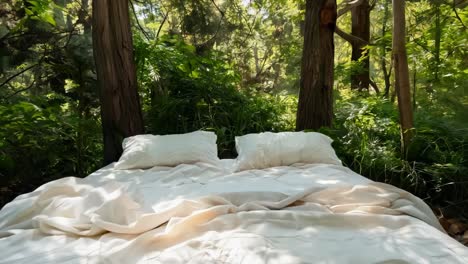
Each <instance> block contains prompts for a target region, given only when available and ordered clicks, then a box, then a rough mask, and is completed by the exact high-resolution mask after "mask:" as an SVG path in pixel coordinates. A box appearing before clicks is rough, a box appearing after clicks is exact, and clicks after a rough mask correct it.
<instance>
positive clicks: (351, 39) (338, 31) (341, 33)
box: [335, 26, 369, 47]
mask: <svg viewBox="0 0 468 264" xmlns="http://www.w3.org/2000/svg"><path fill="white" fill-rule="evenodd" d="M335 33H336V34H337V35H338V36H340V37H341V38H343V39H344V40H346V41H348V42H349V43H351V44H352V45H356V46H359V47H363V46H366V45H369V42H367V41H365V40H363V39H362V38H359V37H356V36H354V35H351V34H349V33H346V32H344V31H343V30H341V29H340V28H339V27H338V26H335Z"/></svg>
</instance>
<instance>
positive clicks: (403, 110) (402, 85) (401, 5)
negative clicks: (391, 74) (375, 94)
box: [392, 0, 414, 156]
mask: <svg viewBox="0 0 468 264" xmlns="http://www.w3.org/2000/svg"><path fill="white" fill-rule="evenodd" d="M392 49H393V60H394V65H395V90H396V94H397V98H398V109H399V112H400V127H401V139H402V140H401V145H402V148H401V149H402V153H403V154H404V156H405V155H406V153H407V150H408V146H409V144H410V142H411V139H412V136H413V127H414V125H413V110H412V107H411V92H410V80H409V69H408V58H407V55H406V47H405V1H404V0H393V47H392Z"/></svg>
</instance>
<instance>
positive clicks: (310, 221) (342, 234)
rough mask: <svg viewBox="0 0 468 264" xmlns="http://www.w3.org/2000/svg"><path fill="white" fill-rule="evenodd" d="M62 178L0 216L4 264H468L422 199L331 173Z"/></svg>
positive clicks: (163, 170)
mask: <svg viewBox="0 0 468 264" xmlns="http://www.w3.org/2000/svg"><path fill="white" fill-rule="evenodd" d="M232 162H233V161H232V160H223V161H222V164H223V165H222V166H219V167H215V166H213V165H208V164H203V163H198V164H194V165H188V164H183V165H179V166H177V167H175V168H169V167H155V168H152V169H149V170H127V171H119V170H114V169H112V165H110V166H107V167H105V168H103V169H100V170H98V171H96V172H95V173H93V174H91V175H90V176H88V177H86V178H85V179H79V178H73V177H68V178H63V179H59V180H57V181H53V182H50V183H47V184H45V185H43V186H41V187H40V188H39V189H37V190H36V191H34V192H32V193H29V194H24V195H21V196H19V197H17V198H16V199H15V200H14V201H12V202H11V203H9V204H7V205H6V206H5V207H4V208H3V209H2V210H1V211H0V263H28V264H32V263H245V264H251V263H253V264H255V263H468V250H467V248H465V247H464V246H463V245H461V244H460V243H458V242H457V241H455V240H454V239H452V238H450V237H449V236H448V235H447V234H445V232H444V231H443V229H442V228H441V227H440V225H439V223H438V221H437V219H436V218H435V216H434V215H433V214H432V212H431V210H430V208H429V207H428V206H427V205H426V204H425V203H424V202H423V201H421V200H420V199H419V198H417V197H415V196H413V195H411V194H409V193H407V192H405V191H402V190H400V189H398V188H395V187H393V186H389V185H386V184H382V183H375V182H372V181H370V180H368V179H366V178H364V177H362V176H360V175H358V174H356V173H354V172H352V171H351V170H349V169H347V168H345V167H342V166H336V165H326V164H315V165H310V164H309V165H306V164H296V165H294V166H288V167H275V168H270V169H264V170H249V171H243V172H238V173H232V168H233V166H232Z"/></svg>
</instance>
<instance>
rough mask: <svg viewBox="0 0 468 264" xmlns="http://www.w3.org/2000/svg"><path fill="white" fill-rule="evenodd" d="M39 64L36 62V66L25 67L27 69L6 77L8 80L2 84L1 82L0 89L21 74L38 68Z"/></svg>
mask: <svg viewBox="0 0 468 264" xmlns="http://www.w3.org/2000/svg"><path fill="white" fill-rule="evenodd" d="M39 63H40V62H38V63H36V64H33V65H31V66H29V67H27V68H25V69H23V70H21V71H20V72H17V73H15V74H13V75H12V76H10V77H8V79H6V80H5V81H4V82H2V83H1V84H0V87H2V86H3V85H5V84H7V83H8V82H9V81H11V80H13V79H14V78H16V77H18V76H20V75H21V74H23V73H25V72H27V71H29V70H30V69H32V68H34V67H36V66H38V65H39Z"/></svg>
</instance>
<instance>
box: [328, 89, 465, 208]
mask: <svg viewBox="0 0 468 264" xmlns="http://www.w3.org/2000/svg"><path fill="white" fill-rule="evenodd" d="M335 109H336V113H335V114H336V119H335V122H334V127H333V128H331V129H329V128H328V129H322V132H324V133H326V134H328V135H330V136H331V137H332V138H333V139H334V140H335V142H334V147H335V149H336V151H337V154H338V156H339V157H340V158H341V159H342V160H343V162H344V164H345V165H346V166H348V167H350V168H351V169H353V170H354V171H356V172H358V173H360V174H362V175H364V176H366V177H368V178H370V179H372V180H376V181H381V182H386V183H390V184H393V185H395V186H398V187H400V188H403V189H406V190H408V191H410V192H412V193H414V194H416V195H418V196H419V197H421V198H423V199H426V201H427V202H429V203H430V204H432V205H438V206H444V207H446V206H449V207H450V206H457V208H458V209H462V210H465V211H464V213H465V214H467V213H468V211H467V209H468V206H467V205H468V193H467V192H466V190H467V188H468V182H467V181H466V175H468V160H467V157H468V153H467V150H468V133H467V132H468V128H467V127H463V126H462V125H460V123H459V122H456V121H454V120H453V119H451V118H450V117H448V116H444V115H443V114H437V112H433V111H432V110H431V109H430V107H424V109H427V110H426V111H423V110H418V111H417V112H416V113H415V126H416V134H415V137H414V139H413V142H412V144H411V145H410V147H409V153H408V155H407V157H403V156H402V155H401V151H400V133H399V125H398V110H397V108H396V106H395V105H394V104H393V103H392V102H390V101H389V100H387V99H384V98H380V97H376V96H362V95H344V96H343V94H342V97H341V98H339V99H338V100H337V103H336V107H335Z"/></svg>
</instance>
